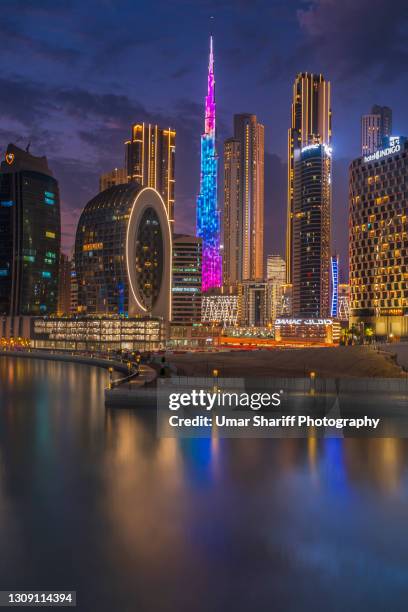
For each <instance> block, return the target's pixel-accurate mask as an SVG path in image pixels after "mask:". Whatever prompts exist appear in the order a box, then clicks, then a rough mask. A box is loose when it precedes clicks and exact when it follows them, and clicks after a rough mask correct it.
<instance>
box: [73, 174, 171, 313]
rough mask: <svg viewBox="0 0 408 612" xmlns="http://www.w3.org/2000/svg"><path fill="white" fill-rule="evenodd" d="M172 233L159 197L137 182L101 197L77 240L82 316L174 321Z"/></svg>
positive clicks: (85, 213)
mask: <svg viewBox="0 0 408 612" xmlns="http://www.w3.org/2000/svg"><path fill="white" fill-rule="evenodd" d="M171 249H172V244H171V230H170V224H169V220H168V217H167V210H166V207H165V204H164V202H163V199H162V198H161V196H160V194H159V193H158V192H157V191H156V190H154V189H152V188H150V187H145V188H141V186H140V185H138V184H137V183H129V184H127V185H118V186H116V187H111V188H110V189H107V190H106V191H103V192H101V193H99V194H98V195H97V196H96V197H95V198H93V199H92V200H91V201H90V202H88V204H87V205H86V207H85V209H84V211H83V213H82V215H81V217H80V219H79V223H78V229H77V234H76V240H75V274H76V281H77V285H78V312H79V313H86V314H92V315H94V314H117V315H123V316H128V315H130V316H131V315H138V316H158V317H163V318H164V319H165V320H170V318H171Z"/></svg>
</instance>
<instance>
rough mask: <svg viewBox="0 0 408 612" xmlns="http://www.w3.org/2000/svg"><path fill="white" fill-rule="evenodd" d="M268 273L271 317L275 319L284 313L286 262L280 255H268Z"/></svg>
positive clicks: (272, 319)
mask: <svg viewBox="0 0 408 612" xmlns="http://www.w3.org/2000/svg"><path fill="white" fill-rule="evenodd" d="M266 275H267V282H268V290H269V294H270V319H271V321H274V320H275V319H276V318H277V317H279V316H280V315H281V314H282V313H283V309H284V286H285V279H286V263H285V260H284V259H283V258H282V257H281V256H280V255H268V257H267V259H266Z"/></svg>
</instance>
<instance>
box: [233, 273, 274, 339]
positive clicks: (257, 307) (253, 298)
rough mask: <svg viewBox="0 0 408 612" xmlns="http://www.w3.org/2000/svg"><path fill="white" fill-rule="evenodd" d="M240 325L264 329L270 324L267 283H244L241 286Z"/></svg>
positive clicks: (249, 281) (248, 281)
mask: <svg viewBox="0 0 408 612" xmlns="http://www.w3.org/2000/svg"><path fill="white" fill-rule="evenodd" d="M240 297H241V307H240V325H243V326H247V327H248V326H249V327H264V326H265V325H267V324H268V323H269V322H270V295H269V292H268V283H266V282H265V281H251V280H247V281H243V282H242V284H241V285H240Z"/></svg>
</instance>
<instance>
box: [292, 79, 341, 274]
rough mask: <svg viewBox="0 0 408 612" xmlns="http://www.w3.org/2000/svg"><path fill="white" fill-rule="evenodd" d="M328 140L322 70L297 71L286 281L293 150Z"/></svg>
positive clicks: (326, 94)
mask: <svg viewBox="0 0 408 612" xmlns="http://www.w3.org/2000/svg"><path fill="white" fill-rule="evenodd" d="M331 140H332V117H331V88H330V81H326V80H325V79H324V77H323V75H322V74H311V73H308V72H302V73H299V74H298V75H297V77H296V79H295V82H294V84H293V99H292V112H291V126H290V128H289V132H288V202H287V226H286V281H287V283H292V275H293V218H294V198H295V194H294V189H295V171H296V170H295V152H296V150H300V149H302V148H303V147H306V146H308V145H311V144H326V145H330V144H331Z"/></svg>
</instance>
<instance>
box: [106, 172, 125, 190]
mask: <svg viewBox="0 0 408 612" xmlns="http://www.w3.org/2000/svg"><path fill="white" fill-rule="evenodd" d="M127 182H128V176H127V170H126V168H114V169H113V170H111V171H110V172H105V173H104V174H101V176H100V177H99V191H105V189H109V188H110V187H113V186H114V185H124V184H125V183H127Z"/></svg>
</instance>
